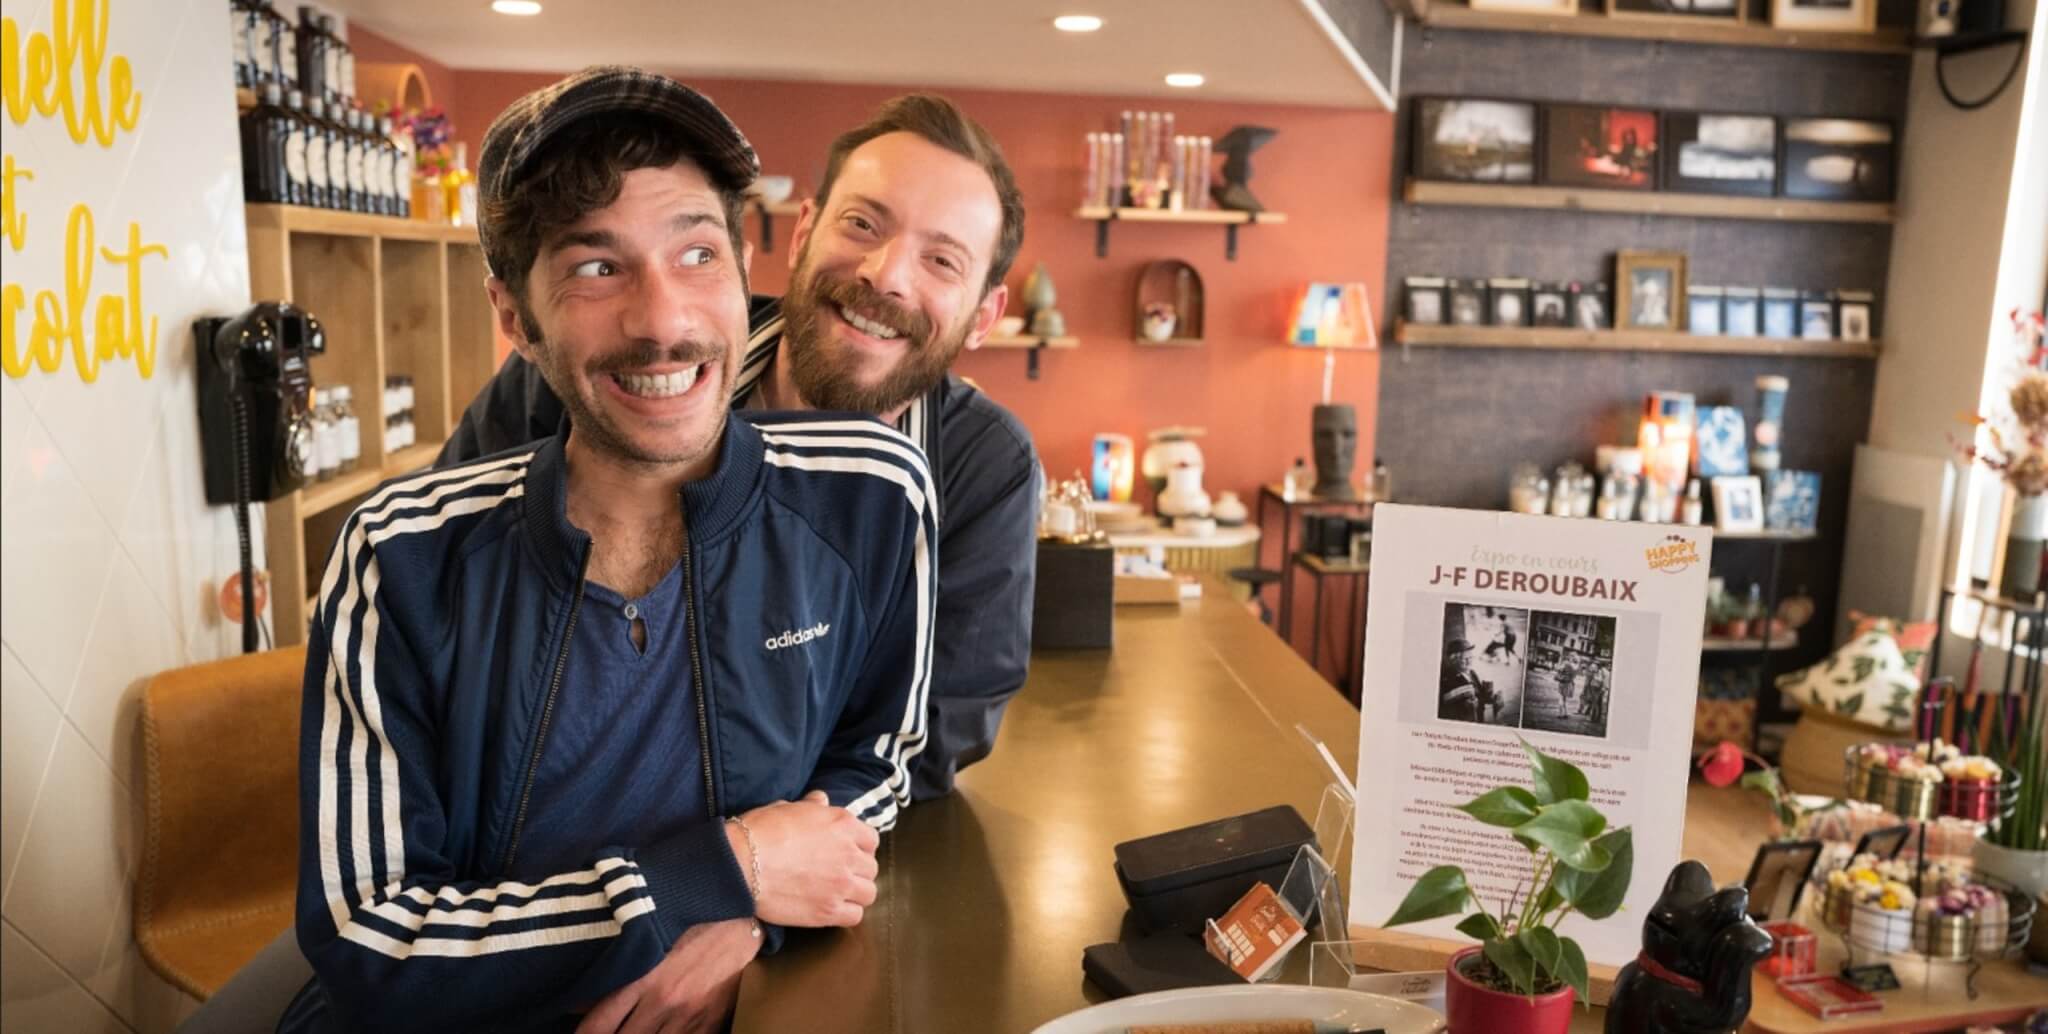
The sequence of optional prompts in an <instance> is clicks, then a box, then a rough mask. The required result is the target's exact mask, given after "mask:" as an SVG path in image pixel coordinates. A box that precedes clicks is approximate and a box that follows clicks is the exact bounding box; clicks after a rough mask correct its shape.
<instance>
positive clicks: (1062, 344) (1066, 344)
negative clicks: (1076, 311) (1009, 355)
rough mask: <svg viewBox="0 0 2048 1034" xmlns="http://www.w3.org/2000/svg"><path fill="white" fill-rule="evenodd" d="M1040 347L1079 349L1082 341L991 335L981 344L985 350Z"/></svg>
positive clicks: (1024, 335)
mask: <svg viewBox="0 0 2048 1034" xmlns="http://www.w3.org/2000/svg"><path fill="white" fill-rule="evenodd" d="M1040 345H1043V346H1045V347H1046V348H1079V347H1080V346H1081V339H1080V338H1077V337H1048V338H1038V337H1033V336H1031V335H1029V334H990V335H989V336H988V337H987V338H986V339H985V340H983V341H982V343H981V347H983V348H1037V347H1039V346H1040Z"/></svg>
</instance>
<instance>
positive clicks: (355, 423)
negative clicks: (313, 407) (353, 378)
mask: <svg viewBox="0 0 2048 1034" xmlns="http://www.w3.org/2000/svg"><path fill="white" fill-rule="evenodd" d="M354 395H355V392H353V391H351V390H349V386H348V385H346V384H342V385H338V386H336V387H335V389H334V439H335V460H336V464H335V467H336V470H338V471H339V472H340V473H343V474H346V473H348V472H349V471H351V470H354V469H356V467H357V466H359V465H361V463H362V458H363V425H362V422H361V421H359V420H357V419H356V410H355V406H354V405H353V404H352V402H351V399H352V398H353V396H354Z"/></svg>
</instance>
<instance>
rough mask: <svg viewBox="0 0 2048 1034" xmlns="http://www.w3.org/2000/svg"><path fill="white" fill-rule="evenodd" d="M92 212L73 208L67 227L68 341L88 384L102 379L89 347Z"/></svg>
mask: <svg viewBox="0 0 2048 1034" xmlns="http://www.w3.org/2000/svg"><path fill="white" fill-rule="evenodd" d="M92 237H93V233H92V210H91V209H89V208H87V207H85V206H84V205H72V206H71V219H70V220H69V221H68V222H66V223H65V224H64V316H65V321H64V337H65V339H66V340H67V341H68V342H69V343H70V345H71V358H72V361H74V362H76V363H77V364H78V379H79V380H81V381H84V382H85V383H87V384H91V383H92V382H94V381H96V380H99V379H100V361H99V357H98V356H96V355H94V354H93V353H92V352H91V351H90V350H88V349H87V348H86V345H85V300H86V299H87V298H89V297H91V295H92Z"/></svg>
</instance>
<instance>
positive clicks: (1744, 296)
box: [1721, 287, 1763, 337]
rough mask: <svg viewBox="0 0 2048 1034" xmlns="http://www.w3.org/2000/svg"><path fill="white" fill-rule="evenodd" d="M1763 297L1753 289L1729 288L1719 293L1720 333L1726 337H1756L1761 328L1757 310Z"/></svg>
mask: <svg viewBox="0 0 2048 1034" xmlns="http://www.w3.org/2000/svg"><path fill="white" fill-rule="evenodd" d="M1762 305H1763V295H1762V293H1761V292H1759V291H1758V290H1757V289H1756V288H1754V287H1730V288H1727V289H1726V290H1724V291H1723V292H1722V293H1721V333H1722V334H1723V335H1725V336H1727V337H1756V336H1757V334H1758V332H1759V330H1760V329H1761V328H1762V326H1763V323H1762V318H1761V316H1760V314H1759V312H1758V310H1759V309H1760V308H1761V307H1762Z"/></svg>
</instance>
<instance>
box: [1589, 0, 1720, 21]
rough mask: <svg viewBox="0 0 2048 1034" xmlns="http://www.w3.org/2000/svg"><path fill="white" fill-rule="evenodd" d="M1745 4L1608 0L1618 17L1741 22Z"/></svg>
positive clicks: (1696, 0) (1714, 0)
mask: <svg viewBox="0 0 2048 1034" xmlns="http://www.w3.org/2000/svg"><path fill="white" fill-rule="evenodd" d="M1742 8H1743V5H1742V4H1739V3H1737V2H1736V0H1607V13H1608V14H1609V15H1610V16H1612V17H1616V18H1719V19H1721V20H1723V21H1730V22H1740V21H1742V20H1744V19H1743V16H1742Z"/></svg>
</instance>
